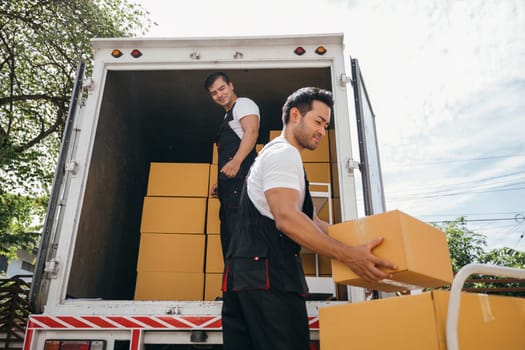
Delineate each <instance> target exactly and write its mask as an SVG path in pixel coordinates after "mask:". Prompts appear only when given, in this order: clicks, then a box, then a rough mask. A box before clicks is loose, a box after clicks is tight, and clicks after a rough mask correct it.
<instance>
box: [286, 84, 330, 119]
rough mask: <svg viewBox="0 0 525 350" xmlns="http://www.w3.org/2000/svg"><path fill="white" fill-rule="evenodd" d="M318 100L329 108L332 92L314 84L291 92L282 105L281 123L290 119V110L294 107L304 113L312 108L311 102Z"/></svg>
mask: <svg viewBox="0 0 525 350" xmlns="http://www.w3.org/2000/svg"><path fill="white" fill-rule="evenodd" d="M313 101H320V102H323V103H325V104H326V105H327V106H328V107H330V109H332V107H333V106H334V100H333V97H332V93H331V92H330V91H328V90H325V89H321V88H318V87H315V86H308V87H303V88H300V89H298V90H296V91H295V92H293V93H292V94H291V95H290V96H288V98H287V99H286V102H285V103H284V105H283V114H282V119H283V125H286V124H288V122H289V121H290V110H291V109H292V108H294V107H296V108H297V109H298V110H299V112H300V113H301V115H303V116H304V115H305V114H306V113H308V112H309V111H311V110H312V102H313Z"/></svg>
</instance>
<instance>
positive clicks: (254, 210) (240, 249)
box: [222, 87, 395, 350]
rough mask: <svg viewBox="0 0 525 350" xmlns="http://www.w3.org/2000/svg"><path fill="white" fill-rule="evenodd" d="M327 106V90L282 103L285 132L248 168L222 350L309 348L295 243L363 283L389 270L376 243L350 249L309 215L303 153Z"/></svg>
mask: <svg viewBox="0 0 525 350" xmlns="http://www.w3.org/2000/svg"><path fill="white" fill-rule="evenodd" d="M332 107H333V99H332V94H331V93H330V92H329V91H326V90H323V89H319V88H315V87H306V88H302V89H299V90H297V91H296V92H294V93H293V94H292V95H290V96H289V97H288V99H287V100H286V103H285V104H284V106H283V114H282V119H283V125H284V129H283V132H282V134H281V136H279V137H277V138H275V139H274V140H272V141H271V142H270V143H268V144H267V145H266V146H265V147H264V148H263V149H262V150H261V151H260V152H259V155H258V156H257V158H256V160H255V162H254V163H253V165H252V168H251V170H250V173H249V175H248V178H247V180H246V184H245V186H244V188H243V192H242V195H241V200H240V213H239V229H238V230H236V231H235V232H234V233H233V236H232V241H231V245H230V247H229V250H228V253H227V255H226V262H225V270H224V276H223V292H224V294H223V308H222V326H223V342H224V349H225V350H233V349H236V350H237V349H238V350H241V349H242V350H249V349H257V350H262V349H264V350H266V349H267V350H270V349H271V350H291V349H293V350H308V349H309V348H310V345H309V342H310V340H309V327H308V316H307V312H306V302H305V299H304V297H305V295H306V294H307V293H308V290H307V285H306V281H305V277H304V272H303V270H302V266H301V259H300V257H299V252H300V250H301V246H303V247H306V248H308V249H310V250H312V251H314V252H317V253H319V254H323V255H326V256H329V257H331V258H333V259H337V260H340V261H342V262H343V263H345V264H346V265H347V266H349V267H350V268H351V269H352V270H353V271H354V272H356V273H357V274H358V275H359V276H361V277H362V278H364V279H366V280H368V281H377V280H380V279H383V278H388V277H390V275H389V274H388V273H385V272H383V271H382V270H381V268H383V267H385V268H392V269H395V266H393V265H392V264H391V263H390V262H388V261H385V260H383V259H380V258H378V257H376V256H374V255H373V254H372V250H373V249H374V248H375V247H377V246H378V245H380V244H381V243H382V239H381V238H379V239H376V240H373V241H371V242H368V243H367V244H364V245H361V246H355V247H350V246H347V245H344V244H343V243H341V242H339V241H337V240H335V239H333V238H331V237H330V236H328V235H327V232H328V224H327V223H326V222H324V221H322V220H320V219H319V218H318V217H317V215H316V214H315V213H314V208H313V203H312V198H311V196H310V193H309V191H308V180H307V177H306V174H305V172H304V168H303V164H302V160H301V155H300V152H302V151H303V150H304V149H308V150H314V149H315V148H316V147H317V146H318V145H319V142H320V141H321V138H322V137H323V136H324V135H325V133H326V128H327V127H328V125H329V123H330V113H331V109H332Z"/></svg>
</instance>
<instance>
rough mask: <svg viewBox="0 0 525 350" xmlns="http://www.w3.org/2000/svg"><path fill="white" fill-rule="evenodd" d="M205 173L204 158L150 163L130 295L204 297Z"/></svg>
mask: <svg viewBox="0 0 525 350" xmlns="http://www.w3.org/2000/svg"><path fill="white" fill-rule="evenodd" d="M209 177H210V165H209V164H203V163H191V164H190V163H151V166H150V173H149V179H148V188H147V196H146V197H145V198H144V205H143V210H142V221H141V227H140V232H141V236H140V246H139V255H138V262H137V281H136V287H135V299H137V300H202V299H203V290H204V277H205V276H204V272H203V271H204V257H205V247H206V236H205V223H206V208H207V199H208V198H207V197H208V187H209V185H208V184H209Z"/></svg>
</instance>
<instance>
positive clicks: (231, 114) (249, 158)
mask: <svg viewBox="0 0 525 350" xmlns="http://www.w3.org/2000/svg"><path fill="white" fill-rule="evenodd" d="M204 87H205V89H206V90H207V91H208V93H209V94H210V97H211V98H212V100H213V101H214V102H215V103H216V104H218V105H219V106H221V107H222V108H224V110H225V111H226V114H225V115H224V120H223V122H222V124H221V126H220V129H219V132H218V135H217V141H216V144H217V152H218V179H217V183H216V184H215V185H213V186H212V188H211V193H210V195H211V196H212V197H214V198H219V201H220V209H219V218H220V221H221V226H220V231H221V245H222V253H223V256H226V251H227V249H228V245H229V244H230V238H231V235H232V232H233V231H234V230H235V227H236V224H237V217H238V215H237V213H238V208H239V199H240V196H241V191H242V186H243V184H244V180H245V178H246V175H247V174H248V170H249V169H250V166H251V165H252V163H253V161H254V159H255V157H256V155H257V152H256V151H255V144H256V143H257V138H258V136H259V119H260V114H259V107H258V106H257V104H256V103H255V102H254V101H253V100H251V99H249V98H247V97H238V96H237V94H236V93H235V90H234V86H233V83H232V82H231V81H230V78H229V77H228V76H227V75H226V74H225V73H224V72H215V73H212V74H210V75H209V76H208V77H207V78H206V80H205V81H204Z"/></svg>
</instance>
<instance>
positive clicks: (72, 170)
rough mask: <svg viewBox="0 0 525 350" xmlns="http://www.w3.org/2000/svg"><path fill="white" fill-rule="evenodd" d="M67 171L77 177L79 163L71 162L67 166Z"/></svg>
mask: <svg viewBox="0 0 525 350" xmlns="http://www.w3.org/2000/svg"><path fill="white" fill-rule="evenodd" d="M65 170H66V171H68V172H70V173H71V174H73V175H76V174H77V173H78V162H77V161H76V160H72V161H70V162H69V163H67V164H66V166H65Z"/></svg>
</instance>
